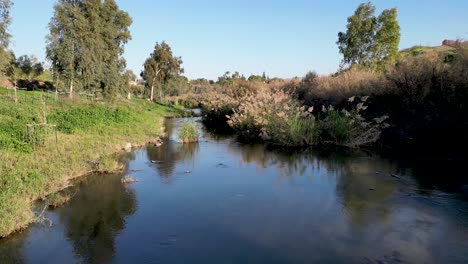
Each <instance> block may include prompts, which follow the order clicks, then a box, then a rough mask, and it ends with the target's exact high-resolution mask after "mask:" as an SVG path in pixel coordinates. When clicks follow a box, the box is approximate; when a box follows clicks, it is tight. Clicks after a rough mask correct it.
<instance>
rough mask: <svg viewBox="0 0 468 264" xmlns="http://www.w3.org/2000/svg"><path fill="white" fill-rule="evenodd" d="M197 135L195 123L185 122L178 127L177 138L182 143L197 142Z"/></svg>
mask: <svg viewBox="0 0 468 264" xmlns="http://www.w3.org/2000/svg"><path fill="white" fill-rule="evenodd" d="M198 136H199V135H198V131H197V128H196V127H195V125H194V124H192V123H186V124H184V125H182V127H181V128H180V131H179V135H178V138H179V140H180V141H181V142H183V143H191V142H197V141H198Z"/></svg>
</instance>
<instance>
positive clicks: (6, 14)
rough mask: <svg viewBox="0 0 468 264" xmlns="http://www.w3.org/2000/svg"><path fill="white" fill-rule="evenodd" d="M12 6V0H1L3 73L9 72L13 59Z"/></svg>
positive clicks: (0, 19) (0, 32) (0, 70)
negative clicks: (10, 29)
mask: <svg viewBox="0 0 468 264" xmlns="http://www.w3.org/2000/svg"><path fill="white" fill-rule="evenodd" d="M12 6H13V2H12V1H11V0H0V72H1V73H3V74H5V73H7V70H8V67H9V64H10V63H11V61H12V59H13V56H12V52H10V51H9V50H8V46H9V45H10V38H11V35H10V33H9V32H8V27H9V26H10V24H11V21H12V18H11V16H10V10H11V7H12Z"/></svg>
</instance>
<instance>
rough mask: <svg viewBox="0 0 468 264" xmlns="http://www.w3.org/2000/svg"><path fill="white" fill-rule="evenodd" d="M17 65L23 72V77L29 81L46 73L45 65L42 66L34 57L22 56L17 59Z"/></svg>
mask: <svg viewBox="0 0 468 264" xmlns="http://www.w3.org/2000/svg"><path fill="white" fill-rule="evenodd" d="M15 65H16V67H18V68H19V69H20V70H21V73H22V75H23V77H24V78H26V79H28V80H32V79H33V78H34V77H37V76H39V75H41V74H42V73H43V72H44V65H42V63H41V62H39V60H38V59H37V57H36V56H34V55H31V56H28V55H23V56H20V57H19V58H18V59H16V63H15Z"/></svg>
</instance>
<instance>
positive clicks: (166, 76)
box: [141, 41, 184, 100]
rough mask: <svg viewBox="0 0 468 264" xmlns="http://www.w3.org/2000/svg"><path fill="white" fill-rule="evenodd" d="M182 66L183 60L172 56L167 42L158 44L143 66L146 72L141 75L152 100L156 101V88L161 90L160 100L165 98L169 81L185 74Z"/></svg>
mask: <svg viewBox="0 0 468 264" xmlns="http://www.w3.org/2000/svg"><path fill="white" fill-rule="evenodd" d="M181 65H182V59H181V58H180V57H175V56H173V55H172V50H171V47H170V46H169V45H168V44H167V43H166V42H165V41H163V42H162V43H158V42H156V45H155V47H154V51H153V52H152V53H151V54H150V56H149V58H148V59H146V61H145V63H144V64H143V67H144V70H143V72H142V73H141V77H142V78H143V80H145V83H146V88H148V89H149V90H150V100H153V99H154V88H155V87H157V88H158V89H159V99H161V98H162V97H163V95H164V94H165V93H166V91H165V90H164V89H165V88H167V86H166V85H167V83H168V81H169V80H170V79H173V78H178V77H179V75H180V74H182V73H183V72H184V69H183V68H182V67H181Z"/></svg>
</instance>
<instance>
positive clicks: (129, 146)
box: [122, 143, 132, 152]
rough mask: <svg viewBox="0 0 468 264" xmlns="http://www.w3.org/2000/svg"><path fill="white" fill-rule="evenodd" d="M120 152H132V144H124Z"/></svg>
mask: <svg viewBox="0 0 468 264" xmlns="http://www.w3.org/2000/svg"><path fill="white" fill-rule="evenodd" d="M122 150H125V151H126V152H130V151H132V144H131V143H127V144H125V146H124V147H123V149H122Z"/></svg>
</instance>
